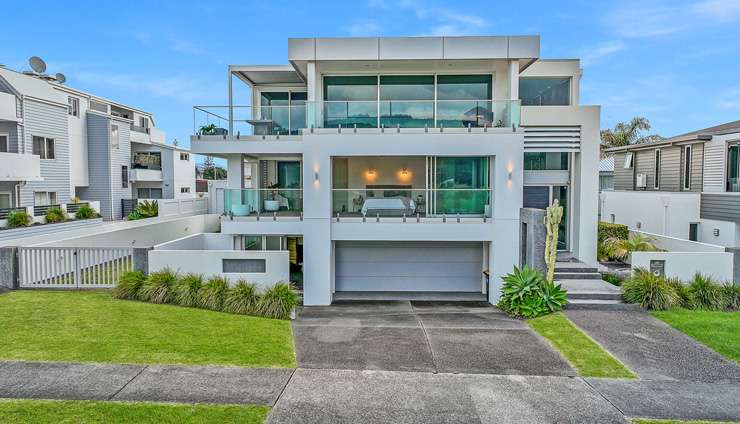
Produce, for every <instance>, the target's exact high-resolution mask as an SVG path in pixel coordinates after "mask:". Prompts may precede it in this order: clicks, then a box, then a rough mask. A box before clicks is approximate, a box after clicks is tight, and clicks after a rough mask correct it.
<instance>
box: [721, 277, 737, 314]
mask: <svg viewBox="0 0 740 424" xmlns="http://www.w3.org/2000/svg"><path fill="white" fill-rule="evenodd" d="M722 297H723V298H724V303H725V304H724V308H725V309H727V310H730V311H737V310H738V309H740V284H735V283H732V282H729V283H725V284H724V285H722Z"/></svg>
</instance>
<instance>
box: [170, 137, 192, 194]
mask: <svg viewBox="0 0 740 424" xmlns="http://www.w3.org/2000/svg"><path fill="white" fill-rule="evenodd" d="M162 150H164V151H165V152H166V150H165V149H162ZM170 152H171V154H172V163H173V169H172V180H171V184H172V186H173V189H174V193H175V196H174V198H175V199H186V198H193V197H195V155H193V154H191V153H189V152H187V151H180V150H170ZM180 153H187V155H188V160H180ZM163 154H164V152H163ZM166 177H167V176H166ZM182 187H188V188H190V192H189V193H181V192H180V191H181V190H180V189H181V188H182Z"/></svg>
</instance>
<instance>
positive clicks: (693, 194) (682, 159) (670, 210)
mask: <svg viewBox="0 0 740 424" xmlns="http://www.w3.org/2000/svg"><path fill="white" fill-rule="evenodd" d="M607 152H608V154H610V155H611V156H613V158H614V191H604V192H603V193H602V194H601V206H602V219H603V220H605V221H609V222H616V223H619V224H624V225H627V226H628V227H630V229H632V230H637V231H642V232H647V233H650V234H654V235H658V236H665V237H670V238H673V239H676V240H686V241H693V242H698V243H701V244H704V245H713V246H715V247H716V246H720V247H722V248H725V250H726V251H727V252H730V253H733V254H734V256H735V271H734V275H735V281H740V260H738V258H740V184H739V183H738V181H740V121H734V122H728V123H725V124H721V125H717V126H713V127H709V128H704V129H701V130H697V131H692V132H689V133H686V134H682V135H678V136H675V137H671V138H668V139H666V140H662V141H658V142H653V143H644V144H635V145H630V146H624V147H616V148H612V149H608V150H607ZM696 270H702V267H701V264H696Z"/></svg>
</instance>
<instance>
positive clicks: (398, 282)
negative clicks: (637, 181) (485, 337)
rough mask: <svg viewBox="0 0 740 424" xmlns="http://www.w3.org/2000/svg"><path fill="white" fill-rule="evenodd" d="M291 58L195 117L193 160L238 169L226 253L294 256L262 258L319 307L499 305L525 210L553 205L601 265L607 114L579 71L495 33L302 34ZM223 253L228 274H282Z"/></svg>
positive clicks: (224, 227) (230, 184)
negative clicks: (582, 96) (583, 98)
mask: <svg viewBox="0 0 740 424" xmlns="http://www.w3.org/2000/svg"><path fill="white" fill-rule="evenodd" d="M287 62H288V63H289V65H246V66H242V65H239V66H230V67H229V72H228V74H229V81H228V86H229V91H228V105H227V106H221V107H211V106H195V107H194V117H195V123H194V127H195V130H196V132H197V133H196V135H194V136H192V137H191V146H192V150H193V152H195V153H198V154H205V155H210V156H214V157H218V158H222V159H225V160H226V161H227V163H228V178H227V187H226V188H225V189H224V190H223V194H217V193H216V192H214V191H211V193H210V194H211V196H217V195H219V196H222V198H223V200H222V202H223V203H222V204H223V206H222V207H223V213H224V215H223V216H222V218H221V233H222V235H221V236H220V237H223V235H230V236H231V238H230V240H231V243H221V244H219V247H218V249H224V248H225V247H224V246H226V247H228V246H233V250H239V251H243V252H246V253H248V252H250V251H273V250H275V251H285V250H287V251H288V255H287V256H282V257H281V256H278V257H271V258H267V259H269V260H270V261H276V260H283V261H285V262H284V263H283V264H282V267H284V268H288V269H289V275H290V278H291V280H293V281H296V282H298V283H299V284H301V283H302V285H303V289H304V302H305V304H307V305H326V304H330V303H332V302H333V301H334V300H338V299H367V298H372V299H399V298H418V297H426V298H445V297H446V296H449V297H450V298H452V297H454V298H458V299H459V298H467V299H481V300H483V299H487V300H488V301H489V302H492V303H495V302H496V301H497V299H498V296H499V292H500V286H501V277H502V276H503V275H505V274H506V273H509V272H511V271H512V269H513V267H514V266H515V265H520V263H521V260H522V256H523V254H522V253H521V252H525V251H527V248H528V246H526V245H525V244H526V243H524V242H522V240H527V239H528V238H527V237H523V236H522V234H524V233H526V232H527V231H528V229H527V228H525V227H526V223H525V220H524V219H520V214H521V213H522V211H521V210H522V208H523V207H526V208H539V209H543V208H546V207H547V206H548V205H550V204H551V203H552V202H553V201H554V200H556V199H557V200H558V201H559V202H560V204H561V205H562V206H563V207H564V209H565V214H564V218H563V221H562V223H561V233H560V240H559V244H558V247H559V249H560V250H562V251H563V252H564V253H565V254H566V255H570V256H572V257H574V258H576V259H578V260H581V261H583V262H586V263H590V264H594V263H595V262H596V258H595V255H596V224H597V209H598V192H599V185H598V184H599V182H598V180H597V179H596V178H594V177H593V176H594V175H597V173H598V169H599V168H598V166H599V126H600V123H599V119H600V108H599V107H598V106H582V105H580V104H579V85H580V78H581V68H580V62H579V61H578V60H572V59H562V60H559V59H554V60H543V59H540V39H539V37H538V36H483V37H414V38H295V39H289V40H288V58H287ZM239 83H244V84H246V85H247V86H248V88H249V90H250V92H251V98H250V99H249V100H248V101H246V102H245V103H246V104H239V103H236V102H235V99H234V90H233V84H239ZM222 241H223V240H222ZM204 243H205V242H200V241H199V242H193V243H192V246H203V245H204ZM214 249H215V248H214ZM218 249H216V250H218ZM216 256H218V257H216V258H213V257H212V256H208V257H206V256H202V260H203V261H211V260H215V261H216V262H215V265H216V267H215V268H214V267H213V266H212V265H213V264H209V266H208V267H207V268H208V269H220V270H222V271H223V273H224V275H226V276H229V275H240V272H241V273H244V272H252V271H254V270H260V269H267V268H269V266H270V264H265V263H264V261H265V260H267V259H266V258H261V257H259V256H258V255H256V254H252V255H247V256H248V257H247V256H244V258H243V259H235V258H234V257H233V254H232V256H229V257H228V258H227V257H226V256H219V255H216ZM196 257H197V256H196ZM281 258H282V259H281ZM488 276H490V278H489V277H488Z"/></svg>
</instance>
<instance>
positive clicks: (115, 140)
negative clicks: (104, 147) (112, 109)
mask: <svg viewBox="0 0 740 424" xmlns="http://www.w3.org/2000/svg"><path fill="white" fill-rule="evenodd" d="M110 145H111V148H112V149H119V148H120V147H121V141H120V139H119V137H118V125H115V124H111V126H110Z"/></svg>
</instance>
